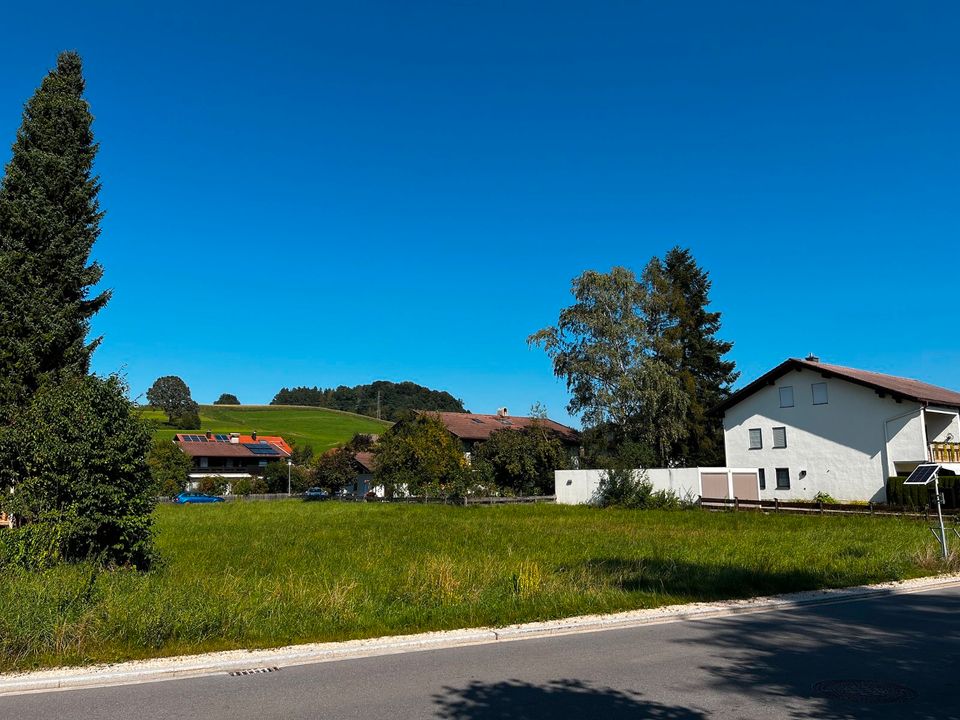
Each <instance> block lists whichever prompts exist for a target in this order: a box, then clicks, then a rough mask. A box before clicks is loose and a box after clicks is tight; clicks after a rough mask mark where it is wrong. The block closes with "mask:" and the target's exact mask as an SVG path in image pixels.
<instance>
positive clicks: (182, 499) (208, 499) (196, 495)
mask: <svg viewBox="0 0 960 720" xmlns="http://www.w3.org/2000/svg"><path fill="white" fill-rule="evenodd" d="M173 501H174V502H175V503H177V504H178V505H186V504H188V503H218V502H223V498H222V497H217V496H216V495H204V494H203V493H202V492H196V491H195V490H188V491H187V492H182V493H180V494H179V495H177V496H176V497H175V498H174V499H173Z"/></svg>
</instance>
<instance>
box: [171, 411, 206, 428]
mask: <svg viewBox="0 0 960 720" xmlns="http://www.w3.org/2000/svg"><path fill="white" fill-rule="evenodd" d="M170 424H171V425H173V426H174V427H175V428H177V429H178V430H199V429H200V415H199V413H198V412H197V411H196V410H185V411H184V412H182V413H180V414H179V415H173V416H171V417H170Z"/></svg>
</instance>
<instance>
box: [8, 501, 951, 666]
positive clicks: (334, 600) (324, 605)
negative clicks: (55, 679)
mask: <svg viewBox="0 0 960 720" xmlns="http://www.w3.org/2000/svg"><path fill="white" fill-rule="evenodd" d="M156 516H157V529H158V545H159V550H160V553H161V556H162V558H163V561H162V562H161V563H160V564H159V565H158V567H157V568H156V569H154V570H152V571H151V572H149V573H146V574H139V573H137V572H135V571H128V570H119V571H113V572H106V571H101V570H98V569H96V568H95V567H94V566H92V565H76V566H66V567H59V568H55V569H53V570H49V571H45V572H24V571H13V572H6V573H5V575H4V581H3V583H2V584H0V669H3V670H7V671H9V670H15V669H28V668H31V667H37V666H45V665H62V664H75V663H89V662H96V661H116V660H122V659H128V658H139V657H146V656H159V655H171V654H178V653H190V652H199V651H204V650H215V649H225V648H239V647H268V646H278V645H283V644H287V643H297V642H308V641H322V640H342V639H348V638H359V637H371V636H378V635H385V634H397V633H411V632H417V631H422V630H433V629H443V628H456V627H464V626H479V625H504V624H509V623H514V622H520V621H527V620H538V619H546V618H557V617H563V616H570V615H577V614H583V613H595V612H610V611H617V610H626V609H632V608H645V607H654V606H658V605H665V604H669V603H676V602H684V601H691V600H715V599H721V598H737V597H747V596H751V595H758V594H769V593H778V592H787V591H795V590H808V589H813V588H823V587H840V586H846V585H854V584H859V583H867V582H875V581H882V580H892V579H898V578H907V577H913V576H919V575H924V574H932V573H934V572H937V571H938V570H940V569H942V566H941V565H940V564H939V563H938V562H937V561H936V560H935V559H934V558H935V557H936V553H935V550H934V547H933V540H932V538H931V537H930V533H929V531H928V530H927V528H926V526H925V525H924V524H923V523H921V522H915V521H911V520H899V519H891V518H871V517H830V516H826V517H820V516H813V517H803V516H788V515H767V516H765V515H759V514H750V513H726V514H720V513H708V512H702V511H696V510H689V511H673V512H669V511H624V510H596V509H592V508H586V507H564V506H554V505H546V506H519V505H518V506H505V507H468V508H464V507H445V506H436V505H428V506H422V505H421V506H418V505H401V504H397V505H386V504H384V505H381V504H364V503H355V504H348V503H335V502H330V503H302V502H297V501H280V502H237V503H226V504H222V505H216V506H186V507H178V506H173V505H165V506H161V507H160V508H158V510H157V512H156Z"/></svg>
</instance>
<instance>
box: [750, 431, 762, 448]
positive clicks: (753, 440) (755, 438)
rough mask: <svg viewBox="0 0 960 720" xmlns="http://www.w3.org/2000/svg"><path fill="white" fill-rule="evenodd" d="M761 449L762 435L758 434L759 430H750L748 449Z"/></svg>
mask: <svg viewBox="0 0 960 720" xmlns="http://www.w3.org/2000/svg"><path fill="white" fill-rule="evenodd" d="M762 447H763V433H762V432H760V428H752V429H751V430H750V449H751V450H760V449H761V448H762Z"/></svg>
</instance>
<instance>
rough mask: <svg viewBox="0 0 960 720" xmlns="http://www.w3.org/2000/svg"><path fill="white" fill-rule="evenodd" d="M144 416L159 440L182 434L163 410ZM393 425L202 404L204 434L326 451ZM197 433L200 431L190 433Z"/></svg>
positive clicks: (314, 410)
mask: <svg viewBox="0 0 960 720" xmlns="http://www.w3.org/2000/svg"><path fill="white" fill-rule="evenodd" d="M142 413H143V417H144V418H145V419H147V420H151V421H153V422H154V423H155V426H156V431H155V435H156V437H164V438H171V439H172V438H173V435H174V433H176V432H181V431H178V430H177V429H176V428H172V427H170V426H169V425H167V424H166V419H167V416H166V414H165V413H164V412H163V411H162V410H154V409H152V408H144V409H143V411H142ZM388 427H390V423H387V422H381V421H379V420H376V419H374V418H369V417H366V416H364V415H354V414H353V413H348V412H342V411H339V410H329V409H327V408H320V407H302V406H289V405H288V406H280V405H201V406H200V431H201V432H202V431H206V430H211V431H213V432H215V433H216V432H243V433H249V432H250V431H251V430H256V431H257V432H258V433H260V434H261V435H282V436H283V438H284V439H285V440H286V441H287V442H295V443H296V444H298V445H312V446H313V449H314V451H315V452H323V451H324V450H327V449H329V448H332V447H334V446H336V445H341V444H343V443H345V442H347V441H348V440H349V439H350V438H352V437H353V436H354V434H356V433H376V434H379V433H382V432H383V431H384V430H386V429H387V428H388ZM190 432H196V431H190Z"/></svg>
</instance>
